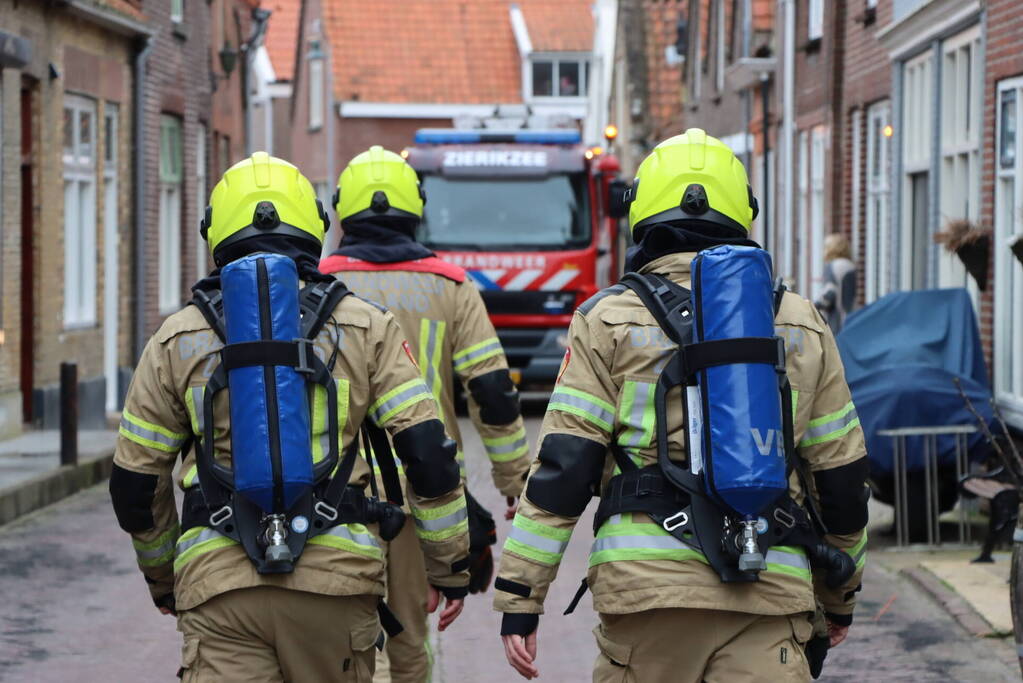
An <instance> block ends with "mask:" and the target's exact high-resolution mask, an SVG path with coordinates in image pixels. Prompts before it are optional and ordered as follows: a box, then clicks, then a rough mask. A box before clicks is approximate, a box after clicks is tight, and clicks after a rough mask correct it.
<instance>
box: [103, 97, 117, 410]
mask: <svg viewBox="0 0 1023 683" xmlns="http://www.w3.org/2000/svg"><path fill="white" fill-rule="evenodd" d="M117 123H118V107H117V105H116V104H113V103H111V102H107V103H106V105H105V106H104V108H103V375H104V377H105V379H106V409H107V410H108V411H114V410H117V399H118V397H119V392H118V390H117V389H118V386H117V384H118V381H117V380H118V372H117V331H118V326H119V325H118V323H119V320H118V305H119V304H120V297H119V296H118V284H119V283H118V270H119V266H120V262H121V259H120V258H119V256H120V254H119V253H118V247H119V239H120V235H119V234H118V233H119V230H118V228H119V224H120V220H119V219H120V216H119V215H118V199H119V197H120V193H119V192H118V187H117V163H118V153H117V141H118V132H117Z"/></svg>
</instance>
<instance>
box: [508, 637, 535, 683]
mask: <svg viewBox="0 0 1023 683" xmlns="http://www.w3.org/2000/svg"><path fill="white" fill-rule="evenodd" d="M501 641H502V642H503V643H504V656H505V657H507V658H508V663H509V664H511V665H512V668H513V669H515V670H516V671H518V672H519V675H521V676H522V677H523V678H525V679H526V680H532V679H534V678H539V677H540V670H539V669H537V668H536V666H534V665H533V662H534V661H536V631H533V632H532V633H530V634H529V635H528V636H526V637H525V638H523V637H522V636H515V635H511V636H501Z"/></svg>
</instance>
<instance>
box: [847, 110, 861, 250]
mask: <svg viewBox="0 0 1023 683" xmlns="http://www.w3.org/2000/svg"><path fill="white" fill-rule="evenodd" d="M849 128H850V132H851V133H852V145H851V147H852V155H851V158H850V160H849V161H850V165H851V167H852V173H851V175H850V178H849V181H850V186H851V187H850V192H849V196H850V197H851V198H852V201H851V202H849V204H850V207H851V210H852V215H851V217H850V218H851V220H850V224H851V226H852V230H851V233H852V234H851V237H852V239H851V241H850V245H849V247H850V249H851V250H852V254H853V261H858V260H859V257H860V237H861V231H862V227H863V223H862V218H863V214H862V209H861V206H860V204H861V202H862V201H863V183H862V178H861V175H860V174H861V173H862V170H863V110H862V109H854V110H853V111H852V113H851V115H850V125H849Z"/></svg>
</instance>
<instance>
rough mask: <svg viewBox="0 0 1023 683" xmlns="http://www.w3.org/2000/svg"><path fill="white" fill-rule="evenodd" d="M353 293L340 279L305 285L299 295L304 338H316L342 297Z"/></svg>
mask: <svg viewBox="0 0 1023 683" xmlns="http://www.w3.org/2000/svg"><path fill="white" fill-rule="evenodd" d="M351 293H352V292H351V290H349V289H348V288H347V287H345V285H344V283H343V282H341V281H340V280H333V281H331V282H313V283H311V284H308V285H306V286H305V287H303V288H302V291H301V292H300V293H299V296H298V303H299V307H300V308H301V310H302V338H303V339H316V336H317V335H318V334H319V333H320V330H322V329H323V326H324V325H325V324H326V323H327V321H328V320H330V316H332V315H333V314H334V309H335V308H336V307H337V305H338V303H339V302H340V301H341V299H343V298H345V297H346V296H348V295H349V294H351Z"/></svg>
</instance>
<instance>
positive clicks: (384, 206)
mask: <svg viewBox="0 0 1023 683" xmlns="http://www.w3.org/2000/svg"><path fill="white" fill-rule="evenodd" d="M369 208H370V209H372V210H373V212H374V213H385V212H386V211H387V210H388V209H390V208H391V202H389V201H387V195H386V194H385V193H384V191H383V190H377V191H376V192H374V193H373V201H371V202H370V203H369Z"/></svg>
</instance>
